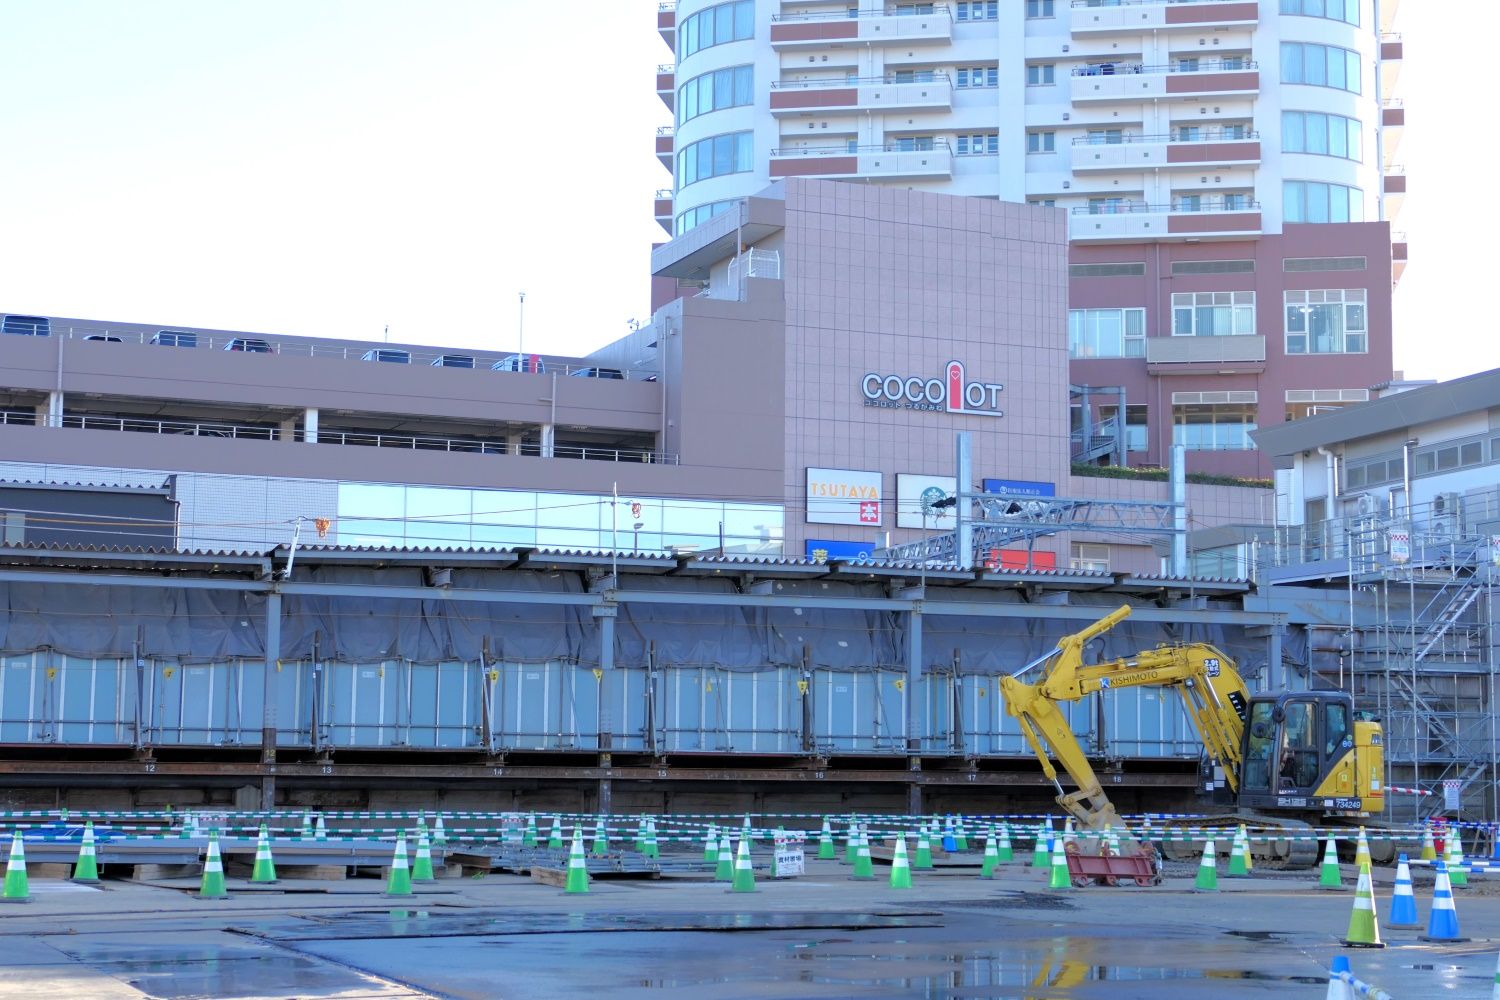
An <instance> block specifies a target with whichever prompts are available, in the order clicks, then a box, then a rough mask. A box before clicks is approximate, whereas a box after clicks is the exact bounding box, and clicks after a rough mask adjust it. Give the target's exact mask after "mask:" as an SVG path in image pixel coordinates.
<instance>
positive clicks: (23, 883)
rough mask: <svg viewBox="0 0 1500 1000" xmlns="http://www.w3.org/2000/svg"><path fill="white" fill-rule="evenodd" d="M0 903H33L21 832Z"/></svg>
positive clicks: (15, 837) (13, 840)
mask: <svg viewBox="0 0 1500 1000" xmlns="http://www.w3.org/2000/svg"><path fill="white" fill-rule="evenodd" d="M220 878H221V879H222V878H223V876H222V875H221V876H220ZM0 902H3V903H29V902H31V884H30V883H29V882H27V880H26V846H25V843H24V842H23V841H22V840H21V831H20V830H17V831H16V832H15V833H14V834H13V835H12V836H11V838H10V862H9V863H8V864H7V865H6V866H5V891H4V892H0Z"/></svg>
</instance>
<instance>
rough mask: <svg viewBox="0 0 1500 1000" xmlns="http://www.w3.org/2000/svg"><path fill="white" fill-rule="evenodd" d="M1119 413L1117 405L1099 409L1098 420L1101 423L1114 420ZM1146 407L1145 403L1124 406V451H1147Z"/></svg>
mask: <svg viewBox="0 0 1500 1000" xmlns="http://www.w3.org/2000/svg"><path fill="white" fill-rule="evenodd" d="M1119 412H1120V407H1119V406H1118V405H1112V406H1101V407H1099V419H1100V420H1103V421H1106V422H1107V421H1110V420H1114V419H1115V417H1116V415H1117V414H1118V413H1119ZM1146 417H1147V407H1146V404H1145V403H1126V404H1125V450H1126V451H1146V450H1147V447H1148V445H1147V439H1146V433H1147V424H1146Z"/></svg>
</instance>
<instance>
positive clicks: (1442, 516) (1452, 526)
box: [1432, 493, 1463, 536]
mask: <svg viewBox="0 0 1500 1000" xmlns="http://www.w3.org/2000/svg"><path fill="white" fill-rule="evenodd" d="M1462 530H1463V497H1461V496H1459V494H1457V493H1439V494H1437V495H1436V496H1434V497H1433V498H1432V532H1433V533H1434V534H1438V535H1450V536H1451V535H1457V534H1459V533H1460V532H1461V531H1462Z"/></svg>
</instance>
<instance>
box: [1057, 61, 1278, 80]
mask: <svg viewBox="0 0 1500 1000" xmlns="http://www.w3.org/2000/svg"><path fill="white" fill-rule="evenodd" d="M1106 67H1107V68H1108V72H1106V71H1105V70H1106ZM1259 69H1260V64H1259V63H1258V62H1256V61H1255V60H1254V59H1200V60H1198V61H1197V65H1196V66H1193V67H1192V68H1188V67H1186V66H1184V65H1183V64H1182V62H1175V63H1163V64H1160V65H1147V64H1146V63H1137V62H1120V61H1113V60H1107V61H1104V62H1097V63H1090V64H1089V65H1087V66H1076V67H1074V69H1073V75H1074V76H1136V75H1141V74H1154V73H1238V72H1243V71H1247V70H1259Z"/></svg>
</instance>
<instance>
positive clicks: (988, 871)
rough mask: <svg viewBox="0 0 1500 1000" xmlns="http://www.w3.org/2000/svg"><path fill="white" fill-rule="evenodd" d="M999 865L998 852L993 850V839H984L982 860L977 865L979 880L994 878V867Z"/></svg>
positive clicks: (992, 837)
mask: <svg viewBox="0 0 1500 1000" xmlns="http://www.w3.org/2000/svg"><path fill="white" fill-rule="evenodd" d="M999 863H1000V852H999V851H997V850H995V837H994V835H993V834H991V835H990V836H988V837H985V838H984V859H983V860H982V861H981V862H980V863H979V877H980V878H994V877H995V866H996V865H998V864H999Z"/></svg>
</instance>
